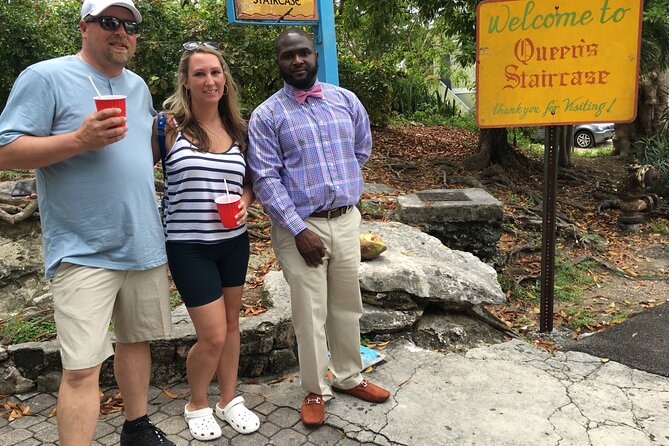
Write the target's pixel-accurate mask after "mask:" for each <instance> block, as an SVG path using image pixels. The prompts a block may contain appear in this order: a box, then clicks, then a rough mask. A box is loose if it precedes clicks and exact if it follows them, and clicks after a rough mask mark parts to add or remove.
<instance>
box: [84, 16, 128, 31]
mask: <svg viewBox="0 0 669 446" xmlns="http://www.w3.org/2000/svg"><path fill="white" fill-rule="evenodd" d="M86 21H87V22H99V23H100V28H102V29H104V30H107V31H116V30H117V29H118V28H119V27H120V26H121V25H123V29H124V30H125V32H126V34H128V35H129V36H132V35H136V34H139V23H137V22H135V21H134V20H121V19H118V18H116V17H111V16H102V17H92V18H90V19H88V20H86Z"/></svg>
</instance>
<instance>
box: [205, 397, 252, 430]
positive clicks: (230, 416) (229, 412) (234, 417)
mask: <svg viewBox="0 0 669 446" xmlns="http://www.w3.org/2000/svg"><path fill="white" fill-rule="evenodd" d="M216 415H217V416H218V418H220V419H221V420H224V421H227V423H228V424H229V425H230V426H232V428H233V429H234V430H236V431H237V432H239V433H240V434H250V433H252V432H255V431H257V430H258V428H259V427H260V419H259V418H258V415H256V414H254V413H253V412H251V411H250V410H248V409H247V408H246V406H244V398H242V397H241V396H238V397H235V398H233V399H232V400H231V401H230V402H229V403H228V404H227V405H226V406H225V407H224V408H222V409H221V408H220V407H219V405H218V403H217V404H216Z"/></svg>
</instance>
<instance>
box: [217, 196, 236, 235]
mask: <svg viewBox="0 0 669 446" xmlns="http://www.w3.org/2000/svg"><path fill="white" fill-rule="evenodd" d="M239 199H240V197H238V196H237V195H221V196H220V197H216V199H215V200H214V201H215V202H216V208H217V209H218V215H219V216H220V217H221V223H223V226H225V227H226V228H236V227H237V226H239V225H238V224H237V219H236V218H235V215H237V214H238V213H239V209H238V208H237V206H238V205H239Z"/></svg>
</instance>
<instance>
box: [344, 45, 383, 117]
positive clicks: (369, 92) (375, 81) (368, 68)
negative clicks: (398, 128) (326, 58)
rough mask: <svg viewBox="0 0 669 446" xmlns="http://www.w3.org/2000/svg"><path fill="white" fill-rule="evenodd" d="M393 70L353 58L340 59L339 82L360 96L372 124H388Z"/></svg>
mask: <svg viewBox="0 0 669 446" xmlns="http://www.w3.org/2000/svg"><path fill="white" fill-rule="evenodd" d="M392 76H393V74H392V70H390V69H388V68H386V67H383V66H381V65H380V64H378V63H373V62H360V61H358V60H355V59H352V58H342V59H340V60H339V83H340V85H341V86H342V87H344V88H346V89H347V90H351V91H352V92H353V93H355V94H356V96H358V98H359V99H360V101H361V102H362V103H363V105H364V106H365V108H366V109H367V113H369V119H370V121H371V123H372V124H374V125H379V126H383V127H385V126H387V125H388V123H389V122H390V117H391V116H392V110H393V90H392V87H391V86H390V82H389V81H388V80H389V79H390V78H391V77H392Z"/></svg>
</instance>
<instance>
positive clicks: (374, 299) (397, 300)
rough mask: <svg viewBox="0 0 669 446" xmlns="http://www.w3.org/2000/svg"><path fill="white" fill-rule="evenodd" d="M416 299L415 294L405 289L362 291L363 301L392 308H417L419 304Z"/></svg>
mask: <svg viewBox="0 0 669 446" xmlns="http://www.w3.org/2000/svg"><path fill="white" fill-rule="evenodd" d="M414 299H415V297H414V296H412V295H411V294H409V293H407V292H404V291H387V292H384V293H372V292H369V291H362V301H363V303H366V304H369V305H374V306H375V307H381V308H388V309H392V310H415V309H416V308H418V304H417V303H416V302H415V300H414Z"/></svg>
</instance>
